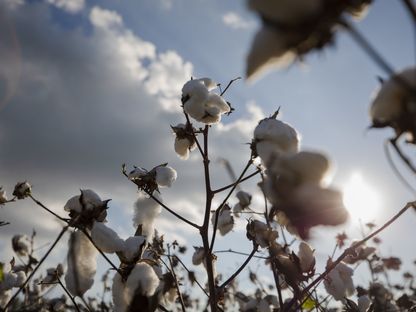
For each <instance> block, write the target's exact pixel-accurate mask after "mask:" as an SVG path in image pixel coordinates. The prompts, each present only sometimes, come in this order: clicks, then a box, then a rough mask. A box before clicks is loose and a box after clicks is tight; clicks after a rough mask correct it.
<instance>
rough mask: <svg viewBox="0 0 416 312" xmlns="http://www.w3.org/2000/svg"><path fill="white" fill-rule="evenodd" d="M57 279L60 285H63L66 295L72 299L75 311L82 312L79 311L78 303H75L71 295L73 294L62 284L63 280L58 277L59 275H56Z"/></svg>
mask: <svg viewBox="0 0 416 312" xmlns="http://www.w3.org/2000/svg"><path fill="white" fill-rule="evenodd" d="M55 277H56V279H57V280H58V284H59V285H61V287H62V289H63V290H64V291H65V293H66V294H67V296H68V297H69V299H71V301H72V304H73V305H74V307H75V309H76V310H77V311H78V312H81V310H80V309H79V307H78V305H77V303H76V302H75V299H74V297H73V296H72V295H71V293H70V292H69V291H68V289H67V288H66V287H65V285H64V284H63V283H62V281H61V279H60V278H59V276H58V273H56V276H55Z"/></svg>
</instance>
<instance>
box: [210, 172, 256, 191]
mask: <svg viewBox="0 0 416 312" xmlns="http://www.w3.org/2000/svg"><path fill="white" fill-rule="evenodd" d="M260 172H261V170H260V169H257V170H256V171H254V172H253V173H251V174H249V175H248V176H246V177H244V178H242V179H240V181H238V182H237V181H235V182H234V183H231V184H228V185H226V186H224V187H221V188H219V189H217V190H213V191H212V192H213V193H214V194H217V193H221V192H223V191H225V190H227V189H229V188H230V187H233V186H235V185H236V184H240V183H241V182H244V181H246V180H248V179H250V178H252V177H254V176H255V175H257V174H258V173H260Z"/></svg>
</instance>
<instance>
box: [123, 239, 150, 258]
mask: <svg viewBox="0 0 416 312" xmlns="http://www.w3.org/2000/svg"><path fill="white" fill-rule="evenodd" d="M145 243H146V238H145V237H144V236H131V237H129V238H127V239H126V240H125V241H124V249H123V256H124V257H125V258H126V259H127V260H128V261H132V260H134V259H135V258H137V257H138V255H139V254H140V253H141V252H142V249H143V246H144V244H145Z"/></svg>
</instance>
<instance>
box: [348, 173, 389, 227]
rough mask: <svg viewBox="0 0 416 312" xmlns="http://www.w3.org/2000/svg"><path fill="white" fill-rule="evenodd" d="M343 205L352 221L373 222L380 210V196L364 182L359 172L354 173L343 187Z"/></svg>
mask: <svg viewBox="0 0 416 312" xmlns="http://www.w3.org/2000/svg"><path fill="white" fill-rule="evenodd" d="M343 193H344V205H345V207H346V208H347V210H348V211H349V213H350V215H351V219H352V220H362V221H373V220H374V219H375V218H376V216H377V214H378V211H379V209H380V203H381V200H380V196H379V194H378V193H377V191H376V190H375V189H373V188H372V186H371V185H370V184H369V183H367V182H366V181H365V180H364V177H363V175H362V174H361V173H360V172H354V173H353V174H352V175H351V177H350V179H349V180H348V181H347V183H346V184H345V185H344V187H343Z"/></svg>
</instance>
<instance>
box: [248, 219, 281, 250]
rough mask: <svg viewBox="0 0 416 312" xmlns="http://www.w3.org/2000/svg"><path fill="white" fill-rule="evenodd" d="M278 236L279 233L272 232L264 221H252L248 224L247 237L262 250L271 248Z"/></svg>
mask: <svg viewBox="0 0 416 312" xmlns="http://www.w3.org/2000/svg"><path fill="white" fill-rule="evenodd" d="M277 236H278V234H277V231H274V230H272V229H271V228H269V227H268V226H267V224H266V223H264V222H262V221H259V220H251V221H249V223H248V224H247V237H248V238H249V239H250V240H254V241H255V242H256V243H257V244H258V245H259V246H260V247H262V248H266V247H269V246H270V243H272V242H274V241H275V240H276V238H277Z"/></svg>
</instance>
